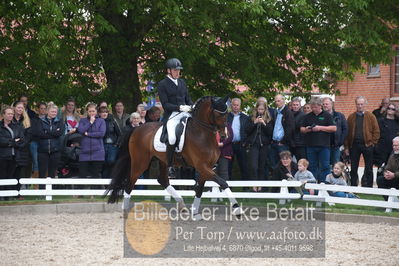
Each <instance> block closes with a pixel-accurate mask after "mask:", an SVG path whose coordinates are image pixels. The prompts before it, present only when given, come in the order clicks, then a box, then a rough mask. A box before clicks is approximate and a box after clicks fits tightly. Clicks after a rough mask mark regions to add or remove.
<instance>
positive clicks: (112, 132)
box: [98, 106, 122, 178]
mask: <svg viewBox="0 0 399 266" xmlns="http://www.w3.org/2000/svg"><path fill="white" fill-rule="evenodd" d="M98 112H99V115H100V117H101V118H102V119H104V120H105V128H106V129H105V136H104V138H103V141H104V150H105V161H104V165H103V171H102V177H103V178H104V177H107V178H108V177H110V174H111V170H112V166H113V165H114V163H115V161H116V158H117V157H118V145H119V142H120V140H121V135H122V134H121V130H120V129H119V126H118V123H117V122H116V120H115V119H114V118H113V117H110V116H109V114H108V113H109V110H108V108H107V107H104V106H103V107H100V108H99V109H98Z"/></svg>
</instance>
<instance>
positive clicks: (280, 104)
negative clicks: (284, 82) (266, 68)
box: [270, 94, 295, 167]
mask: <svg viewBox="0 0 399 266" xmlns="http://www.w3.org/2000/svg"><path fill="white" fill-rule="evenodd" d="M274 102H275V104H276V107H277V114H276V117H275V119H274V126H273V137H272V144H271V145H270V156H271V158H270V159H271V162H272V166H273V167H274V166H275V165H276V164H277V162H278V159H279V154H280V152H282V151H288V150H289V149H290V148H291V147H294V146H295V144H294V141H293V140H294V129H295V120H294V116H293V115H292V112H291V110H290V109H289V108H288V106H286V105H285V98H284V96H283V95H281V94H277V95H276V96H275V97H274Z"/></svg>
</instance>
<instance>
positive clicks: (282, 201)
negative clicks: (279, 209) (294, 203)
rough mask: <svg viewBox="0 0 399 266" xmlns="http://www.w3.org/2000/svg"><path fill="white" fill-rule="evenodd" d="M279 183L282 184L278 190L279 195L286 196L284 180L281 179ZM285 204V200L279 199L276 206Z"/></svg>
mask: <svg viewBox="0 0 399 266" xmlns="http://www.w3.org/2000/svg"><path fill="white" fill-rule="evenodd" d="M281 182H282V183H283V184H282V185H281V188H280V194H282V195H288V187H287V180H286V179H283V180H281ZM286 202H287V200H286V199H280V200H279V201H278V204H280V205H281V204H285V203H286Z"/></svg>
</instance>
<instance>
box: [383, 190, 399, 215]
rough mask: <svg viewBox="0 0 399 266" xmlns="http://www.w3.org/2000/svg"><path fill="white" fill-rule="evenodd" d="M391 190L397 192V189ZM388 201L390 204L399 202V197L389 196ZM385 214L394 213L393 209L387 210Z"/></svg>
mask: <svg viewBox="0 0 399 266" xmlns="http://www.w3.org/2000/svg"><path fill="white" fill-rule="evenodd" d="M391 189H393V190H396V189H395V188H391ZM387 201H388V202H398V201H399V200H398V197H396V196H389V197H388V200H387ZM385 212H392V208H386V209H385Z"/></svg>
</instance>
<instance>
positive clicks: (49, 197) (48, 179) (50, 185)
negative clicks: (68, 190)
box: [46, 177, 53, 200]
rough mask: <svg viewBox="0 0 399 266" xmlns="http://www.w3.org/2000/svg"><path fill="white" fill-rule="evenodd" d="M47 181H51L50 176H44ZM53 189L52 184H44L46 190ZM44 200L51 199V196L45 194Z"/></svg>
mask: <svg viewBox="0 0 399 266" xmlns="http://www.w3.org/2000/svg"><path fill="white" fill-rule="evenodd" d="M46 180H47V181H51V177H47V178H46ZM52 189H53V185H52V184H46V192H47V191H51V190H52ZM46 200H53V196H51V195H50V196H46Z"/></svg>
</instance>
